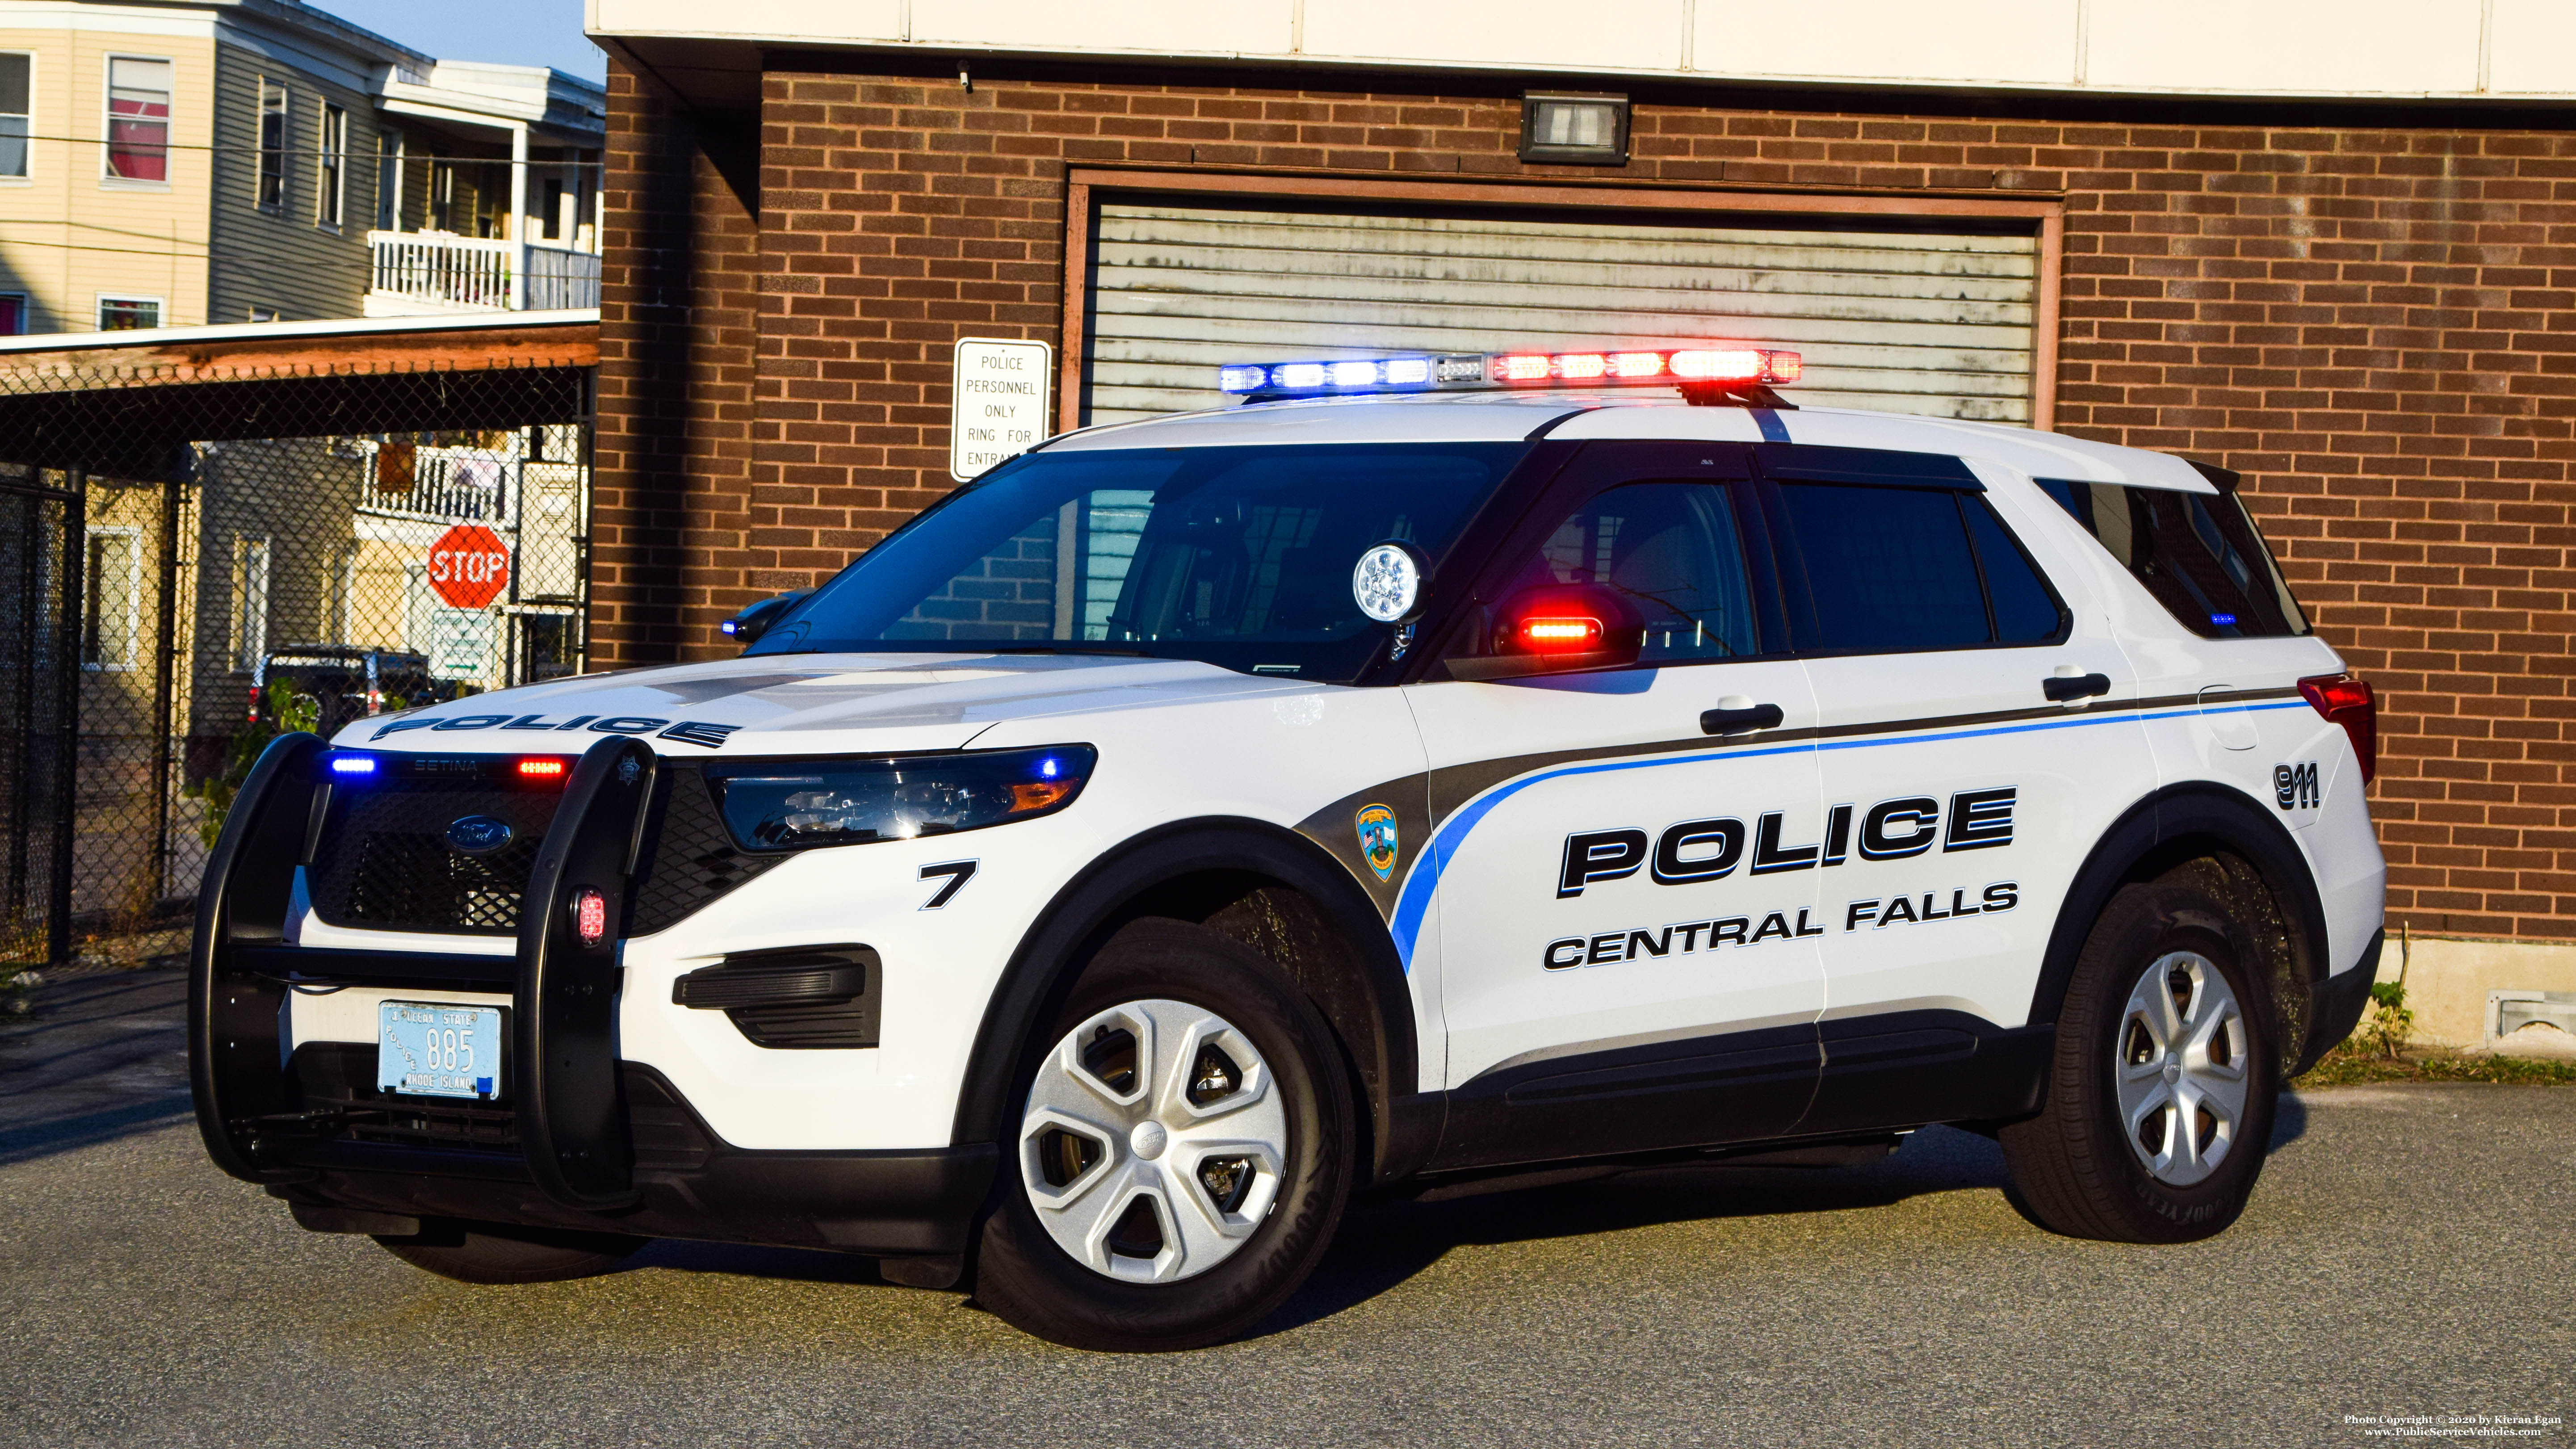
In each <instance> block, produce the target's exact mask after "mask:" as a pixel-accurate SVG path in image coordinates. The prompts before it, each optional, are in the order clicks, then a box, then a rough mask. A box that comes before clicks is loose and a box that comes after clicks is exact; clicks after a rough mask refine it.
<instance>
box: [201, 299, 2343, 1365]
mask: <svg viewBox="0 0 2576 1449" xmlns="http://www.w3.org/2000/svg"><path fill="white" fill-rule="evenodd" d="M1797 370H1798V361H1797V358H1796V357H1795V355H1794V354H1787V353H1771V352H1763V351H1758V350H1749V349H1721V348H1708V349H1698V350H1689V349H1686V350H1681V351H1657V352H1631V353H1573V354H1557V355H1537V354H1501V355H1494V356H1481V357H1480V356H1431V357H1395V358H1380V359H1374V360H1367V361H1352V360H1341V361H1323V362H1289V363H1282V364H1276V365H1245V366H1241V367H1230V368H1227V369H1225V371H1224V375H1223V379H1222V381H1223V385H1224V386H1225V387H1226V388H1227V389H1228V390H1229V391H1231V392H1235V393H1239V394H1242V395H1244V397H1245V399H1246V401H1247V405H1245V406H1241V407H1238V408H1233V409H1228V410H1220V411H1216V412H1210V413H1199V414H1190V415H1183V416H1176V417H1170V418H1163V419H1157V420H1153V421H1148V422H1141V423H1130V424H1121V425H1116V426H1106V427H1097V428H1091V429H1087V430H1083V431H1079V432H1074V433H1070V434H1067V435H1065V436H1062V437H1058V438H1055V439H1052V440H1050V441H1048V442H1046V443H1044V444H1042V445H1041V446H1039V447H1037V448H1035V449H1033V450H1031V451H1030V452H1029V453H1027V454H1025V455H1023V456H1021V457H1019V458H1018V459H1016V460H1014V461H1012V462H1009V463H1007V464H1005V465H1004V466H1001V467H998V468H995V469H994V470H992V471H991V472H989V473H987V474H985V475H984V476H983V477H981V478H979V479H978V480H976V481H975V482H973V483H971V484H969V485H967V486H965V487H962V488H960V489H958V490H957V491H956V492H955V493H954V494H952V495H951V496H950V497H948V498H947V499H946V500H945V501H943V502H942V503H941V504H939V505H938V506H937V507H935V508H933V509H931V510H929V511H928V512H926V513H924V514H922V515H921V516H920V517H918V518H916V519H914V520H913V521H912V522H911V523H909V524H907V525H906V526H904V527H903V528H902V529H900V530H899V531H897V532H896V533H895V534H893V535H892V536H891V537H889V538H887V539H886V540H885V541H884V542H882V543H880V544H878V545H877V546H876V547H875V548H874V549H872V550H871V551H869V552H868V553H867V554H866V555H865V556H864V557H862V558H861V559H860V560H859V561H858V562H856V563H855V564H852V565H851V566H850V567H849V568H848V569H846V570H844V571H843V572H842V573H841V574H839V575H838V576H837V577H835V578H834V579H832V580H831V581H830V582H829V583H827V584H825V585H824V586H822V587H821V588H819V589H817V590H814V591H813V592H812V593H810V594H808V595H800V596H791V597H787V598H782V599H777V600H771V601H768V602H766V603H764V604H761V605H758V606H755V607H754V608H752V609H750V610H747V611H745V612H744V613H743V614H742V615H740V616H738V617H737V618H736V619H735V620H734V621H732V624H731V625H730V626H729V628H730V631H731V632H733V633H734V634H735V636H736V637H737V639H738V640H741V641H745V642H747V643H748V645H749V647H748V648H747V649H746V650H745V651H744V653H743V655H742V657H740V658H738V659H735V660H731V661H728V662H723V663H702V664H690V665H681V666H676V667H671V668H657V669H647V670H639V671H633V672H628V673H622V674H609V675H597V676H590V677H584V678H576V679H566V680H559V681H555V682H551V683H547V684H541V685H535V686H531V687H528V688H523V689H514V690H508V691H504V692H501V693H496V694H488V695H481V696H476V697H473V698H468V699H462V700H456V701H451V702H447V703H442V704H437V705H434V706H430V707H428V708H424V709H419V710H413V711H408V712H404V713H399V714H388V715H379V716H374V717H369V718H363V719H360V720H358V721H356V722H355V723H353V724H351V725H349V726H348V727H346V728H344V729H343V730H341V731H340V732H339V734H338V735H337V737H336V738H335V739H333V740H332V741H330V742H329V743H328V744H326V743H325V742H323V741H322V740H319V739H316V738H314V737H312V736H310V735H287V736H284V737H282V738H280V739H279V740H277V741H276V742H275V743H274V744H273V745H272V746H271V747H270V748H269V750H268V751H267V753H266V754H265V755H264V756H263V757H262V758H261V760H260V762H259V764H258V767H257V769H256V770H255V771H254V773H253V774H252V776H251V778H250V780H249V782H248V784H247V786H246V788H245V789H244V791H243V792H242V795H241V797H240V799H239V802H238V803H237V804H236V805H235V807H234V808H233V810H232V813H231V815H230V817H229V819H228V821H227V824H226V826H225V831H224V835H223V838H222V841H221V843H220V844H219V845H218V846H217V848H216V851H215V853H214V856H213V858H212V861H211V863H210V865H209V868H208V872H207V876H206V886H205V890H204V895H203V905H202V908H201V913H200V915H199V919H198V927H197V938H196V950H195V961H194V973H195V975H194V982H193V985H194V994H193V1005H194V1010H193V1016H192V1022H191V1030H192V1056H193V1069H194V1087H195V1093H196V1104H197V1112H198V1118H199V1122H200V1124H201V1126H202V1128H203V1131H204V1137H205V1141H206V1145H207V1148H208V1150H209V1151H210V1152H211V1153H212V1154H213V1156H214V1158H215V1161H216V1162H217V1163H219V1164H220V1165H221V1166H222V1167H223V1168H224V1169H225V1170H227V1171H229V1172H231V1173H233V1174H234V1175H236V1176H239V1177H242V1178H245V1179H248V1180H250V1181H253V1182H257V1183H261V1184H265V1185H266V1186H267V1188H268V1190H269V1191H270V1192H271V1193H272V1194H274V1195H275V1196H277V1197H279V1198H282V1199H284V1200H285V1201H286V1203H287V1204H288V1205H289V1206H290V1207H291V1208H292V1210H293V1212H294V1215H295V1218H296V1220H297V1221H298V1222H299V1223H301V1224H303V1225H304V1226H305V1227H307V1228H310V1229H315V1230H318V1231H323V1232H344V1233H367V1234H372V1235H374V1236H375V1237H376V1239H377V1240H378V1241H380V1242H381V1243H383V1244H384V1245H385V1246H386V1247H387V1248H389V1249H391V1250H392V1251H393V1252H395V1253H396V1254H399V1255H400V1256H402V1257H403V1258H405V1259H407V1260H409V1261H411V1262H413V1263H415V1264H417V1265H419V1266H421V1267H423V1268H426V1269H429V1270H430V1271H433V1272H437V1273H443V1274H446V1275H448V1276H450V1277H454V1278H460V1279H465V1280H468V1281H474V1282H512V1281H528V1280H535V1279H544V1278H561V1277H570V1276H574V1275H578V1274H582V1273H589V1272H597V1271H600V1270H603V1269H605V1268H608V1267H610V1266H612V1265H614V1264H615V1263H617V1262H618V1261H619V1260H621V1259H622V1258H624V1257H625V1256H626V1255H628V1254H629V1253H631V1252H633V1251H634V1250H635V1249H636V1248H637V1247H638V1246H639V1245H641V1244H642V1243H643V1242H645V1241H646V1240H648V1239H650V1238H654V1237H663V1236H667V1237H685V1238H701V1239H720V1240H734V1241H745V1242H755V1243H768V1244H785V1245H796V1246H802V1247H809V1248H826V1249H840V1250H845V1251H849V1252H853V1253H860V1254H868V1255H873V1256H875V1257H878V1258H880V1259H882V1260H884V1271H885V1273H886V1275H887V1276H888V1277H889V1278H891V1279H893V1280H895V1281H897V1282H903V1283H911V1284H917V1285H923V1286H932V1287H940V1286H947V1285H950V1284H955V1283H958V1282H960V1281H961V1280H962V1281H966V1282H968V1283H969V1284H970V1285H971V1291H972V1292H973V1293H974V1294H975V1295H976V1296H977V1298H978V1299H979V1300H980V1301H981V1302H982V1303H984V1304H985V1305H987V1306H989V1307H990V1308H992V1309H993V1310H994V1311H995V1312H997V1313H999V1314H1001V1315H1002V1316H1003V1317H1005V1318H1007V1319H1009V1320H1010V1321H1011V1322H1013V1323H1016V1324H1019V1325H1021V1326H1023V1327H1025V1328H1026V1329H1028V1330H1030V1331H1031V1332H1034V1333H1037V1334H1041V1335H1044V1336H1046V1337H1048V1338H1052V1339H1055V1340H1058V1341H1060V1342H1064V1343H1070V1344H1077V1345H1084V1346H1090V1347H1099V1348H1123V1349H1155V1348H1173V1347H1182V1346H1188V1345H1195V1344H1204V1343H1208V1342H1211V1341H1214V1340H1217V1339H1220V1338H1223V1337H1225V1336H1227V1335H1229V1334H1232V1333H1236V1332H1239V1331H1241V1330H1243V1329H1244V1328H1245V1327H1247V1326H1248V1325H1250V1324H1252V1323H1253V1322H1255V1321H1256V1320H1257V1319H1259V1318H1260V1317H1261V1316H1262V1315H1264V1314H1265V1313H1267V1312H1269V1311H1270V1310H1271V1309H1273V1308H1274V1307H1276V1306H1277V1305H1278V1304H1279V1303H1280V1302H1281V1301H1282V1300H1283V1299H1284V1298H1285V1297H1286V1296H1287V1295H1288V1294H1289V1293H1290V1292H1291V1291H1293V1290H1294V1289H1295V1288H1296V1286H1297V1285H1298V1283H1299V1282H1300V1280H1301V1279H1302V1278H1303V1277H1304V1276H1305V1275H1306V1274H1307V1272H1308V1271H1309V1270H1310V1269H1311V1268H1312V1267H1313V1266H1314V1264H1315V1262H1316V1261H1317V1258H1318V1257H1319V1255H1321V1254H1322V1253H1323V1251H1324V1250H1325V1248H1326V1245H1327V1243H1328V1241H1329V1239H1330V1238H1331V1236H1332V1234H1333V1231H1334V1228H1335V1224H1336V1222H1337V1220H1338V1219H1339V1217H1340V1215H1341V1213H1342V1210H1343V1206H1344V1204H1345V1202H1346V1201H1347V1200H1348V1198H1349V1197H1350V1195H1351V1194H1353V1193H1355V1192H1360V1191H1363V1190H1378V1189H1387V1188H1391V1187H1395V1186H1396V1185H1399V1184H1408V1183H1409V1184H1414V1185H1420V1184H1423V1183H1437V1182H1441V1181H1444V1180H1450V1181H1454V1180H1457V1179H1459V1178H1462V1177H1465V1176H1469V1175H1475V1174H1498V1173H1501V1172H1505V1171H1507V1170H1519V1169H1526V1168H1528V1167H1530V1166H1531V1165H1533V1164H1540V1163H1562V1162H1566V1161H1569V1160H1576V1159H1592V1160H1595V1161H1598V1162H1605V1163H1616V1162H1622V1161H1638V1160H1650V1159H1655V1158H1658V1157H1661V1158H1666V1159H1669V1158H1673V1157H1695V1158H1702V1159H1729V1158H1732V1159H1737V1160H1744V1161H1756V1162H1758V1161H1766V1160H1767V1161H1772V1162H1798V1163H1809V1164H1813V1163H1818V1162H1831V1161H1837V1160H1859V1159H1861V1158H1865V1157H1866V1156H1868V1155H1870V1154H1872V1153H1878V1154H1883V1153H1885V1152H1886V1151H1888V1150H1890V1149H1891V1148H1892V1146H1893V1145H1894V1144H1895V1143H1896V1142H1897V1140H1898V1139H1899V1138H1900V1137H1901V1136H1902V1134H1904V1133H1905V1132H1907V1131H1909V1130H1911V1129H1914V1128H1917V1127H1920V1126H1922V1125H1924V1124H1927V1123H1955V1124H1960V1125H1963V1126H1966V1127H1968V1128H1970V1129H1972V1130H1976V1131H1981V1132H1986V1133H1990V1134H1993V1135H1995V1136H1997V1137H1999V1138H2000V1139H2001V1142H2002V1144H2003V1150H2004V1154H2005V1157H2006V1160H2007V1162H2008V1163H2009V1164H2010V1168H2011V1173H2012V1177H2013V1181H2014V1182H2015V1184H2016V1185H2017V1187H2018V1189H2019V1192H2020V1194H2021V1197H2022V1199H2023V1201H2024V1202H2025V1204H2026V1207H2027V1211H2028V1212H2029V1213H2030V1215H2031V1216H2033V1217H2034V1218H2035V1219H2037V1220H2038V1221H2039V1222H2041V1223H2043V1224H2045V1225H2046V1226H2048V1227H2050V1228H2053V1229H2056V1230H2058V1231H2060V1232H2064V1233H2069V1234H2074V1235H2078V1236H2083V1237H2091V1238H2100V1239H2109V1240H2114V1241H2127V1242H2171V1241H2177V1240H2183V1239H2190V1238H2197V1237H2201V1236H2205V1235H2207V1234H2210V1233H2214V1232H2217V1231H2219V1230H2220V1229H2222V1228H2224V1227H2226V1226H2227V1225H2228V1224H2229V1223H2230V1222H2231V1221H2233V1220H2234V1218H2235V1217H2236V1215H2237V1214H2238V1213H2239V1211H2240V1210H2241V1209H2242V1208H2243V1206H2244V1203H2245V1201H2246V1197H2247V1194H2248V1193H2249V1192H2250V1191H2251V1189H2252V1187H2253V1184H2254V1180H2255V1176H2256V1174H2257V1172H2258V1171H2259V1170H2260V1168H2261V1165H2262V1159H2263V1154H2264V1151H2265V1145H2266V1141H2267V1138H2268V1136H2269V1134H2270V1131H2271V1126H2272V1113H2273V1103H2274V1096H2275V1092H2276V1090H2277V1088H2278V1086H2279V1084H2280V1083H2281V1082H2282V1081H2283V1080H2284V1078H2285V1077H2286V1076H2288V1075H2290V1074H2293V1073H2295V1072H2296V1071H2298V1070H2301V1069H2303V1068H2304V1067H2305V1065H2306V1064H2307V1063H2309V1062H2310V1061H2312V1060H2313V1059H2314V1058H2315V1057H2316V1056H2317V1055H2318V1054H2319V1053H2320V1052H2322V1051H2323V1050H2324V1049H2325V1048H2326V1047H2327V1046H2328V1045H2330V1044H2331V1043H2333V1042H2334V1041H2336V1040H2338V1039H2340V1038H2341V1037H2342V1036H2343V1035H2344V1034H2345V1033H2346V1032H2348V1031H2349V1030H2350V1029H2351V1027H2352V1024H2353V1022H2354V1020H2355V1018H2356V1017H2357V1016H2358V1015H2359V1013H2360V1010H2361V1004H2362V1002H2363V1000H2364V999H2365V994H2366V990H2367V987H2368V983H2369V981H2370V979H2371V976H2372V972H2373V969H2374V963H2375V961H2376V959H2377V957H2378V954H2379V947H2380V913H2381V893H2382V890H2381V888H2382V884H2383V880H2384V876H2385V871H2384V867H2383V865H2382V863H2381V859H2380V855H2379V851H2378V848H2377V845H2376V844H2375V842H2374V839H2373V836H2372V833H2371V828H2370V822H2369V818H2368V815H2367V811H2366V807H2365V803H2364V800H2363V789H2364V786H2365V785H2366V783H2367V782H2368V780H2369V778H2370V772H2371V768H2372V761H2373V755H2374V734H2373V732H2374V728H2375V715H2374V704H2373V700H2372V696H2371V691H2370V688H2369V686H2368V685H2367V684H2366V683H2364V682H2362V681H2360V680H2358V679H2356V678H2354V677H2352V676H2351V675H2350V674H2348V673H2347V672H2346V671H2345V670H2344V668H2343V664H2342V661H2341V660H2340V659H2338V658H2337V656H2336V655H2335V653H2334V651H2333V650H2331V649H2329V648H2328V647H2327V646H2326V645H2325V644H2324V643H2323V642H2322V641H2320V640H2318V639H2317V638H2316V637H2315V636H2314V635H2313V634H2312V633H2311V632H2310V630H2309V626H2308V623H2307V620H2306V619H2305V617H2304V616H2303V615H2302V613H2301V611H2300V607H2299V604H2298V602H2297V601H2296V600H2295V599H2294V598H2293V597H2292V596H2291V593H2290V591H2289V589H2288V588H2287V587H2286V586H2285V585H2284V583H2283V582H2282V578H2281V575H2280V573H2279V571H2278V570H2277V568H2276V567H2275V565H2274V563H2273V560H2272V558H2271V556H2270V555H2269V554H2268V552H2267V551H2266V549H2265V546H2264V543H2263V541H2262V539H2261V537H2260V536H2259V535H2258V534H2257V532H2256V530H2255V526H2254V523H2253V520H2252V519H2251V517H2250V516H2249V515H2248V513H2247V511H2246V509H2245V507H2244V506H2243V504H2242V503H2241V502H2240V501H2239V499H2238V497H2237V496H2236V492H2235V484H2236V479H2235V478H2234V476H2233V475H2231V474H2229V473H2227V472H2225V471H2223V470H2221V469H2218V468H2214V467H2209V466H2206V465H2200V464H2194V463H2190V462H2186V461H2183V460H2181V459H2177V458H2172V457H2166V456H2162V455H2158V454H2154V453H2148V452H2140V451H2135V450H2132V449H2127V448H2119V447H2111V446H2106V445H2103V444H2099V443H2089V442H2084V441H2081V440H2078V439H2074V438H2066V437H2059V436H2054V435H2050V434H2046V433H2037V432H2030V431H2025V430H2020V429H2015V428H2007V427H1999V426H1987V425H1980V424H1970V423H1958V422H1948V421H1938V420H1932V419H1926V418H1919V417H1896V416H1885V415H1877V414H1868V413H1858V412H1848V411H1839V410H1828V409H1823V408H1815V409H1808V410H1799V409H1796V408H1794V407H1792V406H1790V405H1789V404H1788V403H1786V402H1784V401H1783V400H1782V399H1781V398H1780V397H1779V395H1778V394H1777V393H1776V392H1775V391H1774V390H1773V387H1774V385H1775V384H1778V383H1784V382H1788V381H1791V380H1794V377H1795V374H1796V372H1797ZM1677 383H1678V386H1679V391H1680V393H1681V396H1679V397H1675V396H1674V394H1673V389H1674V387H1675V385H1676V384H1677Z"/></svg>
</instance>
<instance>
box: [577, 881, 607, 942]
mask: <svg viewBox="0 0 2576 1449" xmlns="http://www.w3.org/2000/svg"><path fill="white" fill-rule="evenodd" d="M572 929H573V934H574V935H577V936H579V937H581V943H582V944H583V945H585V946H596V945H598V944H599V943H600V942H601V941H602V940H605V939H606V938H607V936H608V897H606V896H604V895H601V894H600V893H599V888H598V887H597V886H583V887H582V888H581V889H580V890H577V891H575V892H573V897H572Z"/></svg>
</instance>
